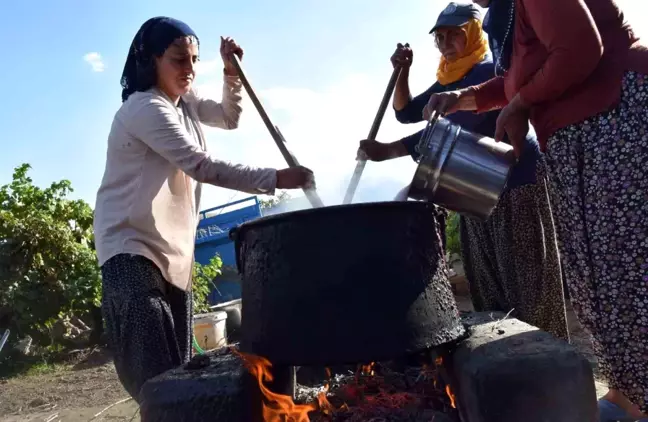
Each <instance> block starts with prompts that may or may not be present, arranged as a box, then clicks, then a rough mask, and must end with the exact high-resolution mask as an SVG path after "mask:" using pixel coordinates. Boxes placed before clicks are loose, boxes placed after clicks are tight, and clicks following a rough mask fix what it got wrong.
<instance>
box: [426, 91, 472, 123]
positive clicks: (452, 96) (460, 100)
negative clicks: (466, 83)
mask: <svg viewBox="0 0 648 422" xmlns="http://www.w3.org/2000/svg"><path fill="white" fill-rule="evenodd" d="M473 110H477V102H476V101H475V94H474V92H473V90H472V89H470V88H468V89H463V90H459V91H448V92H440V93H438V94H432V95H431V96H430V99H429V100H428V103H427V104H426V105H425V107H424V108H423V118H424V119H425V120H430V118H431V117H432V114H433V112H435V111H436V112H438V113H441V115H447V114H452V113H456V112H457V111H473Z"/></svg>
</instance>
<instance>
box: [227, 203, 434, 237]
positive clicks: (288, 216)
mask: <svg viewBox="0 0 648 422" xmlns="http://www.w3.org/2000/svg"><path fill="white" fill-rule="evenodd" d="M436 207H437V206H436V205H434V204H433V203H431V202H427V201H381V202H361V203H357V204H339V205H330V206H326V207H320V208H307V209H303V210H297V211H288V212H285V213H279V214H273V215H268V216H265V217H261V218H257V219H255V220H250V221H246V222H244V223H242V224H240V225H238V226H236V227H234V228H232V229H231V230H230V233H229V236H230V239H232V240H235V239H236V236H237V233H239V232H240V231H241V230H244V229H247V228H249V227H259V226H264V225H266V224H273V223H278V222H282V221H283V220H294V219H295V218H305V217H306V218H307V217H309V216H311V215H318V214H329V213H337V212H342V211H345V210H348V209H354V210H356V209H363V208H367V209H376V208H378V209H389V208H411V209H412V210H413V211H415V210H419V211H422V210H430V211H435V210H436Z"/></svg>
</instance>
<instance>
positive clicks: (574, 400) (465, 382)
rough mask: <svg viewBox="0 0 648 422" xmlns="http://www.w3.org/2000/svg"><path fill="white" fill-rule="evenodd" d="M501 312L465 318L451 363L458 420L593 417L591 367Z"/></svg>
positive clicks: (534, 421) (590, 420) (589, 420)
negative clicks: (465, 331)
mask: <svg viewBox="0 0 648 422" xmlns="http://www.w3.org/2000/svg"><path fill="white" fill-rule="evenodd" d="M504 316H505V315H503V314H500V313H495V314H491V313H474V314H471V315H470V316H469V317H467V318H466V319H465V320H464V323H465V324H466V325H467V326H468V329H469V332H470V334H471V335H470V337H468V338H467V339H465V340H463V341H462V342H461V343H459V345H458V346H457V348H456V350H455V352H454V354H453V355H452V358H451V362H450V367H451V378H452V386H453V388H454V390H455V396H456V399H457V402H458V407H459V410H460V413H461V416H462V421H463V422H574V421H579V422H595V421H598V413H597V406H596V392H595V388H594V378H593V374H592V369H591V366H590V364H589V362H588V361H587V359H585V358H584V357H583V356H581V355H580V354H579V353H578V352H577V350H576V349H575V348H574V347H572V346H570V345H569V344H568V343H566V342H564V341H562V340H558V339H556V338H554V337H553V336H552V335H550V334H548V333H546V332H543V331H540V330H539V329H537V328H535V327H533V326H531V325H528V324H525V323H523V322H521V321H519V320H517V319H512V318H511V319H504V320H502V319H503V318H504Z"/></svg>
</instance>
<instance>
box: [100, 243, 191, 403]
mask: <svg viewBox="0 0 648 422" xmlns="http://www.w3.org/2000/svg"><path fill="white" fill-rule="evenodd" d="M101 274H102V278H103V299H102V300H103V304H102V311H103V317H104V321H105V323H106V334H107V336H108V346H109V347H110V349H111V351H112V352H113V354H114V361H115V369H116V370H117V375H118V376H119V380H120V381H121V383H122V385H123V386H124V388H125V389H126V391H127V392H128V393H129V394H130V395H131V396H132V397H133V398H134V399H135V400H136V401H138V402H139V397H138V396H139V391H140V389H141V388H142V385H144V383H145V382H146V381H148V380H149V379H151V378H153V377H155V376H156V375H159V374H161V373H163V372H166V371H167V370H169V369H173V368H175V367H178V366H180V365H182V364H184V363H186V362H188V361H189V358H190V357H191V332H192V331H191V329H192V312H193V302H192V296H191V292H185V291H183V290H181V289H178V288H177V287H175V286H173V285H172V284H170V283H168V282H167V281H166V280H165V279H164V278H163V277H162V273H161V272H160V270H159V269H158V267H157V266H156V265H155V264H154V263H153V262H151V261H150V260H148V259H146V258H144V257H142V256H139V255H131V254H121V255H116V256H114V257H113V258H110V259H109V260H108V261H106V263H105V264H104V265H103V266H102V267H101Z"/></svg>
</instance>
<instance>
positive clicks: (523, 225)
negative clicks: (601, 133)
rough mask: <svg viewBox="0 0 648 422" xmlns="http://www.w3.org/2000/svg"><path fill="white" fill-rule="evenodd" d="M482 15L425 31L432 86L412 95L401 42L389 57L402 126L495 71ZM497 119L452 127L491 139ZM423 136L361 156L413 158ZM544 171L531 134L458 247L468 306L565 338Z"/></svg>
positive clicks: (456, 8)
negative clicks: (433, 70) (396, 73)
mask: <svg viewBox="0 0 648 422" xmlns="http://www.w3.org/2000/svg"><path fill="white" fill-rule="evenodd" d="M480 18H481V14H480V12H479V10H478V9H477V8H476V7H475V6H473V5H472V4H468V5H462V4H457V3H450V4H449V5H448V6H447V7H446V9H445V10H444V11H443V12H442V13H441V14H440V16H439V18H438V20H437V23H436V25H434V28H432V31H430V32H431V33H432V34H433V35H434V37H435V40H436V44H437V46H438V48H439V50H440V52H441V55H442V57H441V60H440V63H439V67H438V70H437V75H436V76H437V81H436V82H435V83H434V84H433V85H432V86H431V87H430V88H429V89H428V90H427V91H425V92H424V93H422V94H420V95H418V96H416V97H412V95H411V94H410V89H409V83H408V77H409V70H410V66H411V65H412V59H413V54H412V50H411V49H410V48H409V45H407V44H406V45H402V44H399V45H398V47H397V49H396V52H395V53H394V55H393V56H392V63H393V65H394V66H395V67H396V66H399V67H401V69H402V70H401V73H400V77H399V79H398V82H397V85H396V92H395V94H394V100H393V104H394V109H395V112H396V118H397V119H398V120H399V121H400V122H401V123H418V122H421V121H422V120H423V109H424V107H425V105H426V104H427V102H428V99H429V98H430V96H431V95H432V94H435V93H439V92H445V91H453V90H457V89H461V88H462V87H467V86H471V85H475V84H479V83H481V82H483V81H487V80H489V79H491V78H492V77H493V76H494V74H495V71H494V65H493V61H492V59H491V58H490V57H489V55H488V42H487V41H486V38H485V35H484V32H483V30H482V23H481V19H480ZM498 115H499V113H498V112H497V111H494V112H491V113H486V114H483V115H478V114H474V113H471V112H457V113H454V114H450V115H448V116H446V117H447V119H449V120H450V121H452V122H453V123H455V124H458V125H461V126H462V127H463V128H465V129H467V130H470V131H472V132H475V133H479V134H481V135H484V136H490V137H493V136H494V135H495V126H496V121H497V117H498ZM421 133H422V131H421V132H417V133H415V134H413V135H411V136H408V137H406V138H403V139H401V140H398V141H396V142H392V143H380V142H376V141H366V140H365V141H362V142H361V143H360V153H361V154H365V155H366V156H367V158H368V159H369V160H373V161H384V160H389V159H393V158H397V157H402V156H405V155H411V156H412V157H413V158H414V159H416V158H418V153H417V151H416V149H415V147H416V145H417V144H418V142H419V139H420V137H421ZM545 183H546V180H545V175H544V165H543V163H542V157H541V154H540V152H539V147H538V143H537V141H536V140H535V136H534V134H533V133H532V132H529V133H528V135H527V137H526V141H525V147H524V153H523V154H522V156H521V157H520V160H519V164H518V165H517V166H515V168H514V169H513V171H512V174H511V177H510V179H509V182H508V186H507V188H506V190H505V192H504V193H503V195H502V197H501V198H500V201H499V203H498V205H497V208H496V209H495V210H494V211H493V214H492V215H491V217H490V218H489V219H488V220H487V221H486V222H480V221H476V220H472V219H470V218H466V217H460V231H461V249H462V255H463V263H464V268H465V271H466V276H467V278H468V282H469V285H470V292H471V296H472V301H473V305H474V307H475V309H476V310H478V311H504V312H508V311H510V310H513V315H515V316H517V317H518V318H519V319H521V320H523V321H525V322H528V323H530V324H532V325H535V326H537V327H539V328H541V329H543V330H545V331H548V332H550V333H552V334H554V335H555V336H557V337H560V338H563V339H568V337H569V334H568V331H567V323H566V315H565V301H564V296H563V284H562V276H561V269H560V260H559V255H558V250H557V245H556V237H555V233H554V226H553V219H552V216H551V207H550V204H549V201H548V194H547V189H546V185H545Z"/></svg>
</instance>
